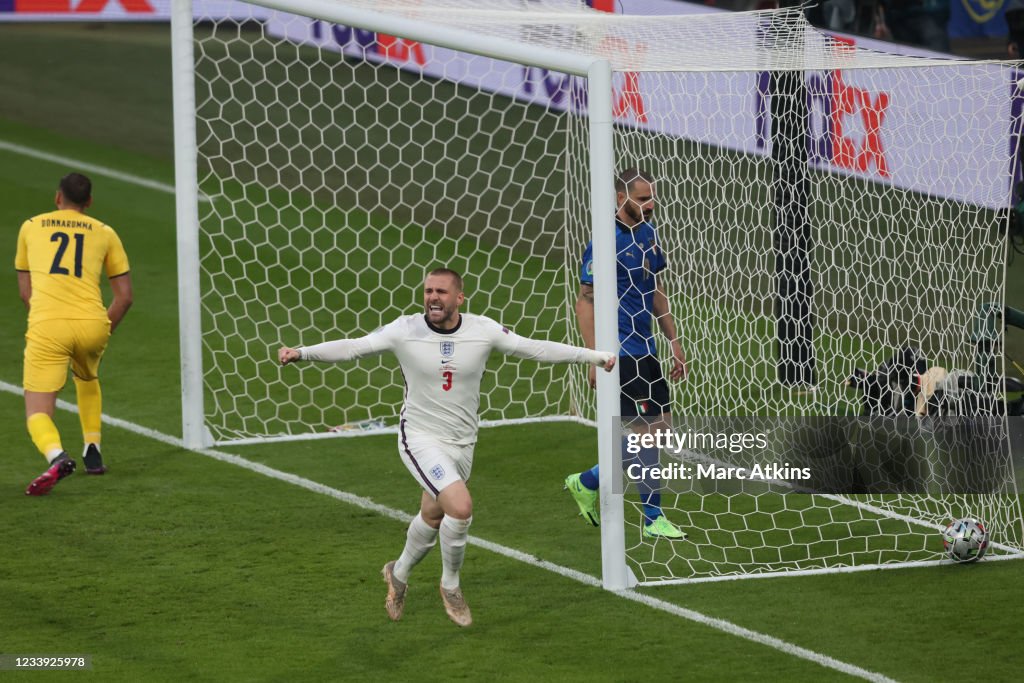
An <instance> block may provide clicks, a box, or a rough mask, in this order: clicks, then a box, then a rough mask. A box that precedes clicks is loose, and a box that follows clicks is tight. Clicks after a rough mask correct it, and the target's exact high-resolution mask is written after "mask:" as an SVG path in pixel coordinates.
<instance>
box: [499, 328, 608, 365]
mask: <svg viewBox="0 0 1024 683" xmlns="http://www.w3.org/2000/svg"><path fill="white" fill-rule="evenodd" d="M490 324H492V325H493V328H492V335H493V342H494V347H495V348H496V349H498V350H499V351H501V352H502V353H504V354H506V355H509V356H516V357H517V358H525V359H527V360H536V361H544V362H547V363H587V364H590V365H596V366H599V367H603V368H604V369H605V370H606V371H610V370H611V369H612V368H614V367H615V354H613V353H609V352H607V351H595V350H593V349H585V348H583V347H582V346H570V345H569V344H562V343H560V342H553V341H542V340H540V339H530V338H528V337H520V336H519V335H518V334H516V333H515V332H512V331H510V330H509V329H508V328H505V327H501V326H500V325H498V324H497V323H495V322H494V321H490Z"/></svg>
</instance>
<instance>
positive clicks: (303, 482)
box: [0, 380, 895, 683]
mask: <svg viewBox="0 0 1024 683" xmlns="http://www.w3.org/2000/svg"><path fill="white" fill-rule="evenodd" d="M0 391H5V392H7V393H9V394H16V395H19V396H20V395H22V390H21V387H17V386H15V385H13V384H8V383H7V382H4V381H2V380H0ZM57 407H58V408H61V409H63V410H67V411H69V412H72V413H77V412H78V407H77V406H76V405H75V404H73V403H69V402H67V401H64V400H59V401H57ZM103 422H104V423H105V424H108V425H111V426H113V427H118V428H120V429H124V430H126V431H129V432H133V433H135V434H140V435H142V436H145V437H149V438H151V439H153V440H154V441H159V442H160V443H163V444H167V445H168V446H173V447H175V448H180V449H182V450H186V451H191V452H193V453H198V454H199V455H203V456H206V457H208V458H212V459H214V460H219V461H220V462H224V463H228V464H231V465H236V466H237V467H241V468H243V469H247V470H250V471H252V472H256V473H258V474H262V475H264V476H266V477H270V478H271V479H277V480H279V481H283V482H287V483H289V484H293V485H295V486H298V487H300V488H304V489H306V490H307V491H312V492H314V493H320V494H323V495H325V496H329V497H331V498H334V499H336V500H340V501H342V502H345V503H348V504H350V505H355V506H356V507H360V508H362V509H364V510H371V511H373V512H376V513H377V514H379V515H382V516H384V517H388V518H390V519H394V520H396V521H399V522H402V523H403V524H407V523H408V522H409V520H410V519H411V518H412V516H413V513H409V512H403V511H402V510H396V509H394V508H389V507H387V506H386V505H381V504H380V503H376V502H374V501H373V500H371V499H369V498H365V497H363V496H358V495H356V494H354V493H349V492H347V491H339V490H338V489H335V488H332V487H330V486H327V485H325V484H321V483H319V482H315V481H313V480H311V479H306V478H305V477H300V476H298V475H296V474H291V473H289V472H282V471H281V470H276V469H274V468H273V467H268V466H267V465H264V464H262V463H258V462H253V461H252V460H246V459H245V458H243V457H241V456H238V455H232V454H231V453H225V452H223V451H217V450H213V449H210V448H200V449H191V448H187V447H186V446H185V444H184V442H183V441H182V440H181V439H179V438H178V437H176V436H170V435H169V434H164V433H163V432H158V431H156V430H155V429H150V428H148V427H143V426H142V425H138V424H135V423H134V422H128V421H127V420H122V419H119V418H116V417H110V416H109V415H104V416H103ZM469 543H471V544H472V545H475V546H477V547H480V548H483V549H485V550H490V551H491V552H493V553H496V554H498V555H501V556H503V557H507V558H509V559H512V560H517V561H519V562H522V563H524V564H528V565H530V566H531V567H537V568H538V569H545V570H547V571H549V572H552V573H554V574H558V575H559V576H563V577H565V578H567V579H572V580H573V581H576V582H578V583H582V584H584V585H586V586H591V587H593V588H600V587H601V580H600V579H598V578H597V577H594V576H591V575H589V574H585V573H583V572H581V571H577V570H575V569H571V568H569V567H563V566H562V565H558V564H554V563H553V562H548V561H546V560H541V559H539V558H537V557H534V556H533V555H530V554H528V553H524V552H523V551H521V550H516V549H515V548H509V547H508V546H504V545H501V544H499V543H494V542H492V541H488V540H485V539H482V538H479V537H477V536H470V537H469ZM614 594H615V595H618V596H619V597H621V598H623V599H625V600H630V601H632V602H637V603H640V604H641V605H646V606H647V607H651V608H653V609H656V610H660V611H662V612H667V613H668V614H672V615H674V616H677V617H681V618H683V619H686V620H687V621H692V622H694V623H697V624H700V625H702V626H707V627H708V628H713V629H715V630H717V631H722V632H723V633H728V634H729V635H733V636H736V637H738V638H743V639H744V640H749V641H751V642H754V643H757V644H758V645H764V646H766V647H770V648H772V649H774V650H778V651H780V652H783V653H785V654H787V655H790V656H793V657H797V658H799V659H804V660H807V661H809V662H813V663H814V664H818V665H820V666H823V667H826V668H829V669H834V670H835V671H839V672H842V673H844V674H848V675H850V676H854V677H857V678H862V679H864V680H866V681H873V682H874V683H895V681H894V679H892V678H889V677H887V676H885V675H883V674H880V673H877V672H875V671H869V670H868V669H863V668H861V667H859V666H855V665H853V664H848V663H846V662H843V661H840V660H838V659H836V658H834V657H830V656H828V655H823V654H821V653H820V652H815V651H814V650H809V649H807V648H805V647H800V646H799V645H794V644H793V643H790V642H787V641H785V640H781V639H779V638H776V637H774V636H770V635H767V634H765V633H761V632H759V631H753V630H751V629H748V628H744V627H743V626H739V625H737V624H734V623H732V622H731V621H726V620H725V619H718V618H715V617H709V616H707V615H706V614H702V613H700V612H696V611H694V610H691V609H687V608H686V607H681V606H680V605H676V604H674V603H671V602H667V601H665V600H659V599H658V598H654V597H651V596H649V595H645V594H643V593H638V592H636V591H634V590H624V591H615V592H614Z"/></svg>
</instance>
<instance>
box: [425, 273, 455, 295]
mask: <svg viewBox="0 0 1024 683" xmlns="http://www.w3.org/2000/svg"><path fill="white" fill-rule="evenodd" d="M431 275H450V276H451V277H453V278H455V286H456V287H458V288H459V291H460V292H461V291H462V276H461V275H459V274H458V272H456V271H454V270H452V269H451V268H434V269H433V270H432V271H430V272H429V273H427V277H430V276H431Z"/></svg>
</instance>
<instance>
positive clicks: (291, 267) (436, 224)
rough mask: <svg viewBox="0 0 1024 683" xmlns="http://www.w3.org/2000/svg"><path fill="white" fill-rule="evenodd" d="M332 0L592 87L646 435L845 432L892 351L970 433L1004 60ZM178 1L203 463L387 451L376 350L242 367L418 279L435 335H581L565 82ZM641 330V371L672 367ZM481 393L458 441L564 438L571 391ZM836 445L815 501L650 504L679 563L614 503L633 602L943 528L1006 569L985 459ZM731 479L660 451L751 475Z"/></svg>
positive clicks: (498, 4) (389, 409)
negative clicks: (440, 272)
mask: <svg viewBox="0 0 1024 683" xmlns="http://www.w3.org/2000/svg"><path fill="white" fill-rule="evenodd" d="M344 4H347V5H363V6H366V7H368V8H371V9H373V10H374V11H378V12H393V13H395V14H396V15H398V16H401V17H404V18H412V19H416V20H419V21H429V22H437V23H441V24H444V25H446V26H450V27H453V28H457V29H464V30H468V31H472V32H473V33H474V34H476V35H485V36H493V37H494V38H495V39H501V40H510V41H519V42H525V43H527V44H530V45H535V46H536V47H537V48H538V49H540V48H543V49H557V50H563V51H568V52H574V53H577V54H584V55H591V56H595V57H602V58H606V59H609V60H610V61H611V62H612V65H613V69H614V70H615V79H614V82H615V94H614V97H613V101H614V102H615V113H616V116H617V117H618V124H619V125H618V126H617V127H616V132H615V139H614V144H615V161H616V164H617V166H619V167H620V168H624V167H633V166H635V167H639V168H642V169H644V170H645V171H647V172H648V173H650V174H651V176H652V177H653V178H654V189H655V201H656V208H655V213H654V217H653V219H652V221H651V222H652V224H653V225H654V227H655V229H656V231H657V239H658V246H659V248H660V249H661V250H662V252H663V254H664V256H665V258H666V261H667V264H668V265H667V267H666V269H665V270H664V271H662V272H661V273H659V274H658V278H659V282H660V283H661V285H662V286H663V288H664V290H665V291H666V292H667V294H668V302H669V308H670V311H671V313H672V315H673V317H674V322H675V327H676V329H677V334H678V337H679V340H680V345H681V347H682V349H683V350H684V352H685V354H686V356H687V361H688V365H689V375H688V378H687V379H686V381H685V382H684V383H680V384H674V385H673V386H672V387H671V390H672V391H671V393H672V403H671V412H672V413H673V417H674V418H675V419H676V427H677V428H682V426H683V425H687V424H690V423H687V422H686V420H687V419H688V416H709V415H710V416H785V415H789V416H801V415H805V416H806V415H815V416H843V415H856V414H858V413H860V412H861V411H862V409H863V408H864V406H865V405H866V403H865V399H864V396H863V395H862V394H863V392H862V391H860V390H859V389H856V388H854V389H851V388H850V386H849V380H850V378H851V377H852V376H853V373H854V371H855V369H856V368H868V369H872V368H874V367H875V366H877V365H879V363H881V362H882V361H884V360H885V359H887V358H888V357H889V356H891V355H892V354H893V353H896V352H897V351H898V350H899V349H901V348H904V347H912V348H913V349H916V350H919V351H920V353H921V355H922V356H923V358H924V359H925V361H926V364H927V366H929V367H931V366H942V367H944V368H948V369H956V368H963V369H965V370H964V372H962V373H960V374H956V373H951V376H953V377H957V378H963V377H967V381H966V383H965V382H964V381H960V383H959V384H958V385H957V387H959V388H960V389H961V390H964V387H966V391H967V392H968V393H970V392H971V391H973V392H974V393H975V394H977V395H978V396H981V397H982V400H981V402H980V403H979V402H978V401H977V400H976V401H974V402H970V403H965V404H963V405H969V406H970V407H969V408H967V409H966V411H967V412H969V413H990V412H992V410H991V409H990V408H991V406H990V407H989V408H985V400H984V397H985V396H986V395H988V394H987V393H986V392H988V393H991V391H992V386H991V381H992V379H993V378H994V377H996V376H1001V374H1002V358H1001V354H1000V353H999V352H998V350H999V349H1000V348H1001V346H1000V344H1001V339H1002V337H1001V335H1002V329H1001V326H1000V325H987V324H986V321H989V322H990V320H989V319H988V318H986V315H987V313H986V312H991V311H992V310H994V308H993V307H994V306H1001V305H1002V301H1003V286H1004V283H1003V270H1004V259H1005V244H1004V239H1005V238H1004V226H1005V214H1004V213H1003V212H1001V211H1000V207H1003V206H1006V205H1008V203H1009V199H1010V195H1011V184H1010V178H1011V176H1010V173H1011V171H1012V169H1013V168H1014V167H1013V165H1012V163H1011V162H1013V161H1014V160H1015V147H1013V146H1012V145H1011V124H1012V123H1013V121H1014V120H1015V119H1014V116H1015V115H1017V114H1019V111H1020V107H1021V103H1020V101H1019V93H1018V91H1017V90H1014V89H1013V88H1012V87H1011V86H1012V84H1013V82H1014V74H1013V73H1012V70H1011V69H1010V67H1008V66H1007V65H1003V64H998V63H963V62H960V63H951V62H946V61H942V60H925V59H913V58H907V57H895V56H892V55H879V54H875V53H870V52H867V51H864V50H860V49H856V48H853V47H850V46H848V45H845V44H842V43H840V42H837V41H836V40H835V39H833V38H830V37H828V36H824V35H822V34H819V33H817V32H816V31H814V30H813V29H812V28H811V27H809V26H808V25H806V23H805V22H803V19H802V17H801V15H799V14H798V13H794V12H792V11H781V12H762V13H745V14H724V15H714V17H705V16H697V17H658V18H624V17H615V16H613V15H605V14H602V13H598V12H593V11H590V10H588V9H586V8H580V7H579V6H578V3H575V2H568V1H566V2H556V1H554V0H548V1H546V2H536V3H527V4H526V5H525V9H524V5H523V3H520V2H512V1H511V0H509V1H507V2H506V1H504V0H490V1H488V2H469V1H468V0H467V1H466V2H434V3H424V2H413V1H412V0H410V1H408V2H373V3H369V2H346V3H344ZM195 8H196V12H197V15H198V19H197V21H196V24H195V26H194V41H195V42H194V47H195V82H196V113H197V143H198V164H199V166H198V170H199V174H198V175H199V190H200V192H201V193H202V195H203V196H204V197H205V199H206V200H208V201H202V202H201V203H200V206H199V223H200V251H201V257H200V258H201V274H200V277H201V291H202V292H203V295H202V302H201V307H202V342H203V368H204V373H203V379H204V385H205V397H204V402H205V411H206V414H205V419H206V425H207V427H208V429H209V430H210V431H211V433H212V434H213V437H214V439H215V440H216V441H217V442H230V441H245V440H266V439H275V438H282V437H288V436H301V435H311V436H317V435H323V434H325V433H327V432H328V430H330V429H331V428H337V427H339V426H341V427H343V428H344V429H347V430H350V431H356V432H361V433H372V432H375V431H381V430H386V429H388V428H393V426H394V425H395V424H396V423H397V416H398V411H399V409H400V407H401V402H402V387H403V383H402V378H401V374H400V371H399V369H398V367H397V364H396V363H395V361H394V360H393V359H392V358H390V357H375V358H368V359H363V360H361V361H360V362H358V363H350V364H340V365H330V366H326V365H308V366H305V367H303V368H302V370H301V373H302V375H301V381H294V377H292V378H290V379H286V378H285V377H284V376H283V375H282V374H281V371H280V369H279V368H278V367H277V366H276V365H275V364H274V363H272V362H270V354H271V352H272V350H273V349H275V348H276V347H277V346H279V345H282V344H287V345H292V346H295V345H299V344H311V343H317V342H319V341H322V340H326V339H334V338H341V337H347V338H351V337H356V336H362V335H364V334H367V333H369V332H371V331H373V330H374V329H376V328H377V327H379V326H380V325H382V324H385V323H387V322H390V321H391V320H393V319H394V318H395V317H397V316H399V315H404V314H409V313H412V312H416V311H417V310H421V308H422V304H421V301H420V295H419V287H420V286H421V284H422V281H423V277H424V275H425V273H426V272H427V271H428V270H430V269H431V268H433V267H436V266H448V267H452V268H455V269H456V270H459V271H462V272H463V273H464V274H465V275H466V278H467V306H466V310H468V311H471V312H476V313H483V314H486V315H489V316H491V317H493V318H495V319H498V320H500V321H501V322H503V323H505V324H507V325H509V326H510V327H513V328H514V329H515V330H516V331H517V332H519V333H521V334H524V335H527V336H533V337H536V338H542V339H551V340H556V341H564V342H568V343H574V344H580V343H582V340H581V337H580V334H579V332H578V329H577V322H576V319H575V313H574V305H575V302H576V297H577V292H578V289H579V281H580V272H581V267H584V265H583V264H582V254H583V251H584V247H585V246H586V244H587V242H588V241H589V239H590V221H589V206H590V195H589V192H590V190H589V188H590V180H589V177H588V168H589V137H588V122H587V118H586V95H585V93H586V84H585V82H583V81H582V80H580V79H578V78H575V77H569V76H564V75H562V74H557V73H553V72H548V71H546V70H543V69H539V68H534V67H533V66H532V65H530V64H525V63H524V64H510V63H507V62H502V61H499V60H495V59H491V58H487V57H481V56H475V55H470V54H466V53H463V52H459V51H457V50H454V49H449V48H442V47H438V46H434V45H428V44H423V43H416V42H412V41H407V40H404V39H402V38H400V37H398V38H396V37H393V36H388V35H384V34H376V33H373V32H372V31H369V30H366V29H363V28H361V27H348V26H337V25H333V24H330V23H327V22H325V21H320V20H316V19H307V18H305V17H299V16H294V15H288V14H284V13H281V12H277V11H274V10H270V9H265V8H262V7H258V6H255V5H254V6H252V8H253V9H252V16H251V20H250V21H244V20H240V18H239V16H237V14H236V16H234V17H233V18H232V19H230V20H227V19H223V18H222V17H218V16H212V15H210V16H208V15H204V14H203V11H204V10H203V4H202V3H201V2H197V3H196V5H195ZM681 46H685V47H686V49H681ZM609 191H610V192H611V191H612V188H611V179H609ZM648 246H649V245H648ZM645 265H647V264H645ZM655 327H656V328H657V327H658V326H657V325H655ZM979 330H980V331H979ZM656 337H657V338H658V342H657V343H658V347H659V357H660V358H661V362H662V364H663V367H664V369H665V371H666V374H667V373H668V372H669V371H670V370H671V368H672V362H671V358H672V351H671V349H670V348H669V347H668V345H667V344H666V343H665V340H664V335H663V334H660V333H659V334H657V335H656ZM986 345H987V346H986ZM986 348H987V349H988V351H985V349H986ZM986 354H987V355H986ZM289 370H290V371H291V370H292V369H289ZM483 388H484V390H483V394H482V396H481V418H482V420H484V421H485V422H486V421H494V422H497V423H508V422H516V421H531V420H550V419H577V420H584V421H589V420H592V419H593V416H594V403H593V401H594V399H593V394H592V392H591V391H590V389H589V388H588V387H587V386H586V375H585V372H584V371H581V370H580V369H579V368H576V369H571V368H567V367H566V366H552V365H545V364H534V363H524V362H519V361H513V360H509V359H506V358H504V357H499V356H496V357H494V358H493V359H492V361H491V364H490V369H489V370H488V372H487V374H486V375H485V378H484V381H483ZM953 388H954V387H953V386H952V385H950V389H951V390H952V389H953ZM979 406H981V407H979ZM961 412H963V410H961ZM691 426H692V425H691ZM787 429H788V428H787ZM776 431H779V430H776ZM782 431H786V430H782ZM881 431H882V432H883V433H885V434H888V435H889V436H892V437H901V436H902V435H904V433H905V430H904V429H903V428H902V427H900V426H897V425H887V426H884V427H882V428H881ZM851 439H852V441H851ZM812 441H814V439H812ZM853 441H856V439H853V437H850V438H848V439H847V441H846V442H844V443H843V444H842V445H841V446H839V447H837V448H836V449H833V450H830V451H828V452H827V453H826V454H825V455H821V452H820V449H815V448H812V449H810V451H814V452H815V453H817V456H816V457H818V458H819V460H817V461H815V462H814V463H813V464H814V467H816V468H824V469H827V470H828V471H829V472H830V474H834V473H835V472H837V471H840V470H842V471H843V472H846V473H847V474H849V473H850V472H851V471H852V470H857V471H856V472H855V473H854V474H852V475H850V476H849V477H847V478H846V479H843V478H842V477H840V478H839V479H841V480H842V481H843V482H844V483H843V484H841V485H836V484H835V481H836V479H835V478H833V479H832V480H831V481H832V484H830V485H829V486H825V487H824V488H825V489H827V492H822V490H820V489H819V490H818V492H817V493H811V492H808V491H811V490H814V487H807V486H803V487H801V486H800V485H799V482H797V484H796V485H795V490H796V491H797V492H794V482H792V481H767V482H753V483H752V482H749V481H739V482H735V483H734V485H733V486H732V487H723V486H722V485H720V484H707V485H702V484H701V482H695V481H693V480H692V479H691V480H682V479H680V480H674V481H670V480H667V479H666V480H663V481H661V482H660V484H659V485H661V486H663V491H662V508H663V509H664V511H665V513H666V515H667V516H668V517H670V518H672V519H673V520H674V521H675V522H676V523H678V524H680V525H681V526H683V527H686V528H687V530H688V532H689V533H690V536H691V541H695V542H691V543H687V544H678V543H668V542H665V541H664V540H660V539H651V538H647V537H645V536H644V534H643V528H642V526H643V524H642V519H643V517H642V514H641V507H640V503H639V501H638V499H637V498H636V496H633V495H630V496H627V503H628V504H629V506H630V507H629V508H628V509H627V514H626V519H627V522H626V523H627V546H628V554H629V559H630V566H631V568H632V569H633V571H634V572H635V573H636V575H637V576H638V577H639V578H640V580H641V581H646V582H663V581H676V580H683V579H692V578H694V577H708V576H724V575H749V574H756V573H761V572H770V571H781V570H794V569H829V568H836V567H844V566H851V565H865V564H885V563H891V562H911V561H919V560H931V559H935V558H936V557H938V553H939V549H937V548H936V539H937V538H938V536H937V534H936V533H935V529H936V528H937V527H938V526H940V525H942V524H943V523H944V522H945V521H948V520H949V519H950V518H955V517H961V516H967V515H974V516H978V517H981V518H983V519H986V521H988V523H989V525H990V527H991V529H990V531H991V533H992V535H993V539H994V541H995V542H996V543H997V544H999V546H1000V547H1001V548H1003V550H1004V551H1006V552H1011V551H1012V550H1013V549H1019V548H1021V547H1022V516H1021V511H1020V506H1019V502H1018V499H1017V497H1016V485H1015V482H1014V481H1013V476H1012V475H1013V471H1012V466H1011V465H1010V463H1009V461H1008V447H1005V448H1004V441H1002V440H997V441H998V443H997V445H996V446H994V447H991V448H989V451H990V452H991V453H990V454H994V455H992V457H993V458H994V461H993V462H994V464H992V465H991V467H989V469H987V470H986V472H987V473H988V474H986V475H985V476H986V477H987V480H986V485H985V486H984V487H983V488H984V491H978V490H977V487H974V486H970V485H966V486H965V485H964V484H963V482H962V481H957V478H956V477H954V476H953V475H952V474H950V472H951V471H952V470H951V466H950V465H949V461H946V462H945V463H944V464H936V458H939V459H940V460H941V457H940V456H939V455H937V453H939V452H940V451H942V449H940V448H937V447H936V446H934V443H931V442H929V443H931V445H927V446H919V445H914V446H913V447H912V448H911V450H912V451H913V452H914V453H917V455H914V457H913V458H911V460H913V461H914V462H915V463H917V464H918V465H920V467H919V468H918V470H916V471H918V474H911V475H907V474H906V473H905V472H904V473H903V474H901V475H899V476H897V475H892V473H891V472H890V468H889V467H888V465H886V464H884V463H883V464H879V463H878V462H875V461H872V462H867V461H863V460H857V459H856V458H854V460H855V461H856V462H855V463H854V465H851V464H850V462H851V461H849V460H844V459H843V458H844V457H845V456H842V455H841V452H842V453H847V454H848V453H849V452H851V449H852V450H853V451H856V448H855V447H852V446H850V443H853ZM862 442H863V438H862ZM815 443H816V444H817V443H819V442H818V441H815ZM987 443H989V444H990V445H991V443H992V442H991V440H990V441H989V442H987ZM792 445H793V441H792V439H781V438H780V439H775V440H770V444H769V448H768V450H767V451H765V452H764V453H761V454H759V456H758V457H760V458H762V459H763V460H771V461H773V462H776V461H777V462H779V463H782V462H783V461H792V464H793V465H794V466H796V465H798V464H799V459H798V453H797V452H795V451H793V450H792ZM854 446H856V444H854ZM914 449H917V450H914ZM921 449H923V451H921ZM929 449H930V450H929ZM797 450H799V449H797ZM801 452H803V451H801ZM808 452H809V451H808ZM920 452H923V453H924V454H923V455H921V454H920ZM942 452H945V451H942ZM677 456H678V457H677ZM730 457H731V456H730V455H729V454H728V453H725V454H723V453H719V452H715V451H714V449H712V451H709V452H705V453H697V454H694V453H692V452H690V453H682V454H676V455H675V456H668V455H665V454H662V458H663V460H666V461H668V460H672V459H673V458H676V460H678V462H679V463H682V464H686V463H687V462H690V464H691V465H692V464H694V463H696V462H703V463H705V464H706V463H708V462H715V463H718V464H719V465H737V464H738V465H742V466H746V467H749V466H750V465H751V464H752V463H751V462H749V461H735V458H733V459H732V460H730ZM741 460H742V459H741ZM921 463H925V464H926V465H927V466H925V465H922V464H921ZM921 468H923V469H921ZM924 470H927V472H926V474H920V473H919V472H920V471H924ZM908 481H912V484H907V482H908ZM633 507H635V508H636V512H635V514H634V512H633V511H632V508H633Z"/></svg>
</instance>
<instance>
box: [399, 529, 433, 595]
mask: <svg viewBox="0 0 1024 683" xmlns="http://www.w3.org/2000/svg"><path fill="white" fill-rule="evenodd" d="M435 543H437V529H435V528H434V527H432V526H430V525H429V524H427V523H426V522H425V521H423V517H421V516H420V515H416V516H415V517H413V518H412V521H411V522H409V531H408V532H406V534H405V548H403V549H402V554H401V555H399V557H398V561H397V562H395V568H394V576H395V578H396V579H398V580H399V581H401V582H402V583H409V572H411V571H412V568H413V567H415V566H416V565H417V564H419V563H420V560H422V559H423V558H424V557H426V556H427V553H429V552H430V549H431V548H433V547H434V544H435Z"/></svg>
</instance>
